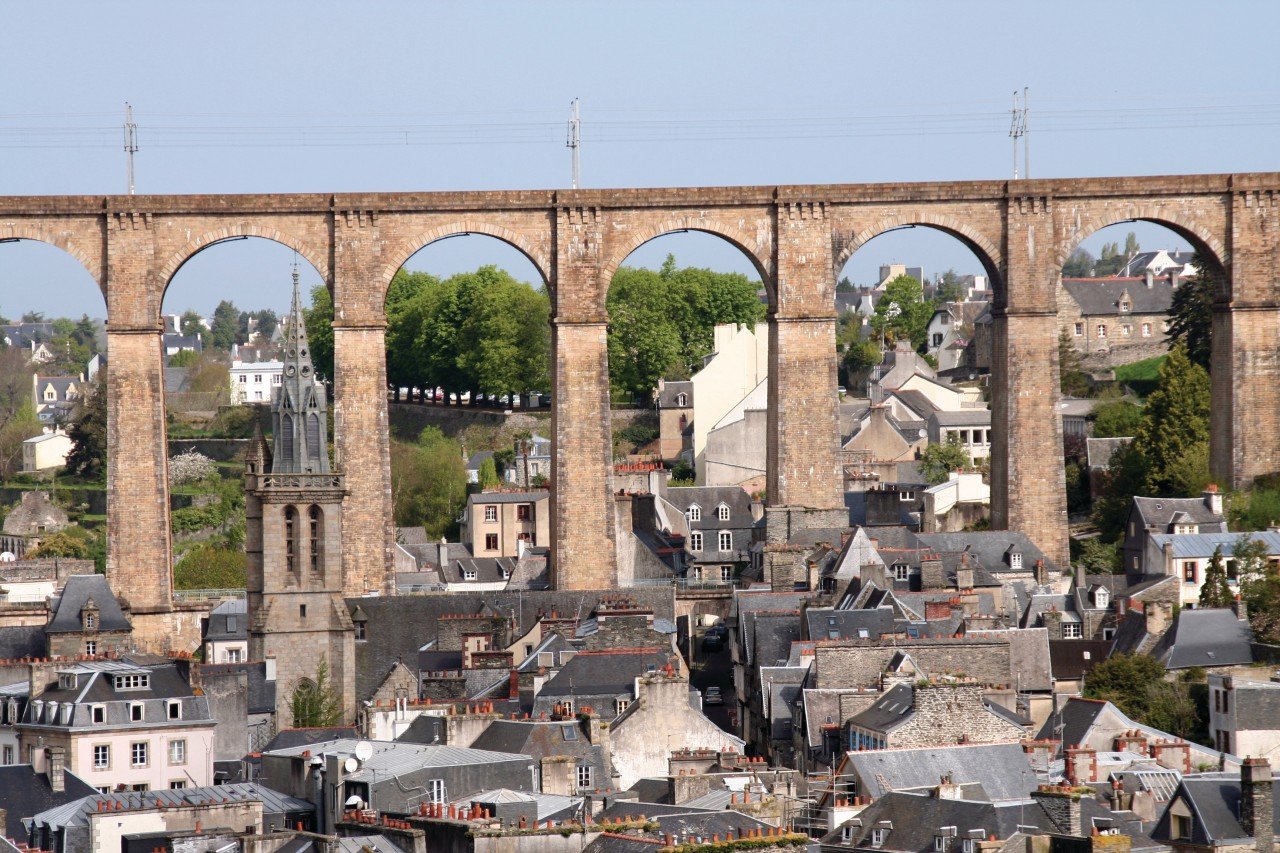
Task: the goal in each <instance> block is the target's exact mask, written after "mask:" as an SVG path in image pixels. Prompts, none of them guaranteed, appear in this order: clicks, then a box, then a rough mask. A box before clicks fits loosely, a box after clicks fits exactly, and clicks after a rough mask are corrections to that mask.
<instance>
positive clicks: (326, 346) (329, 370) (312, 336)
mask: <svg viewBox="0 0 1280 853" xmlns="http://www.w3.org/2000/svg"><path fill="white" fill-rule="evenodd" d="M302 313H303V320H304V322H306V324H307V339H308V341H310V343H311V363H312V364H313V365H314V366H315V369H316V373H318V374H319V375H320V376H322V377H324V378H327V379H333V298H332V297H331V296H330V295H329V288H327V287H325V286H324V285H323V284H317V285H316V286H315V287H313V288H311V307H310V308H309V309H305V310H304V311H303V312H302Z"/></svg>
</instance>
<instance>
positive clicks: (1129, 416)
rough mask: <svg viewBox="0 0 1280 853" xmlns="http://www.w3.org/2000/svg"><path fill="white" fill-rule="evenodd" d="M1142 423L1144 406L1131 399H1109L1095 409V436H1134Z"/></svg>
mask: <svg viewBox="0 0 1280 853" xmlns="http://www.w3.org/2000/svg"><path fill="white" fill-rule="evenodd" d="M1141 424H1142V407H1141V406H1138V405H1136V404H1134V403H1132V402H1130V401H1129V400H1108V401H1107V402H1105V403H1102V404H1100V405H1099V406H1097V407H1096V408H1095V409H1094V410H1093V437H1094V438H1123V437H1126V436H1133V435H1134V434H1136V433H1137V431H1138V427H1139V426H1140V425H1141Z"/></svg>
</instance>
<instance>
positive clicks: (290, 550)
mask: <svg viewBox="0 0 1280 853" xmlns="http://www.w3.org/2000/svg"><path fill="white" fill-rule="evenodd" d="M285 434H286V435H288V433H285ZM284 565H285V568H286V569H288V570H289V571H291V572H296V571H297V570H298V511H297V510H296V509H294V508H293V507H292V506H287V507H285V508H284Z"/></svg>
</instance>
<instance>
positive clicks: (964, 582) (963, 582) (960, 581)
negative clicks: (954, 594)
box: [956, 551, 973, 590]
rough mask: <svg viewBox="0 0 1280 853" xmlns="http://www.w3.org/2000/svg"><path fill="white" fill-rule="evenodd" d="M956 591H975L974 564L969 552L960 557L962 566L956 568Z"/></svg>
mask: <svg viewBox="0 0 1280 853" xmlns="http://www.w3.org/2000/svg"><path fill="white" fill-rule="evenodd" d="M956 589H958V590H959V589H973V564H972V563H970V562H969V553H968V552H967V551H966V552H965V553H963V554H961V555H960V565H959V566H957V567H956Z"/></svg>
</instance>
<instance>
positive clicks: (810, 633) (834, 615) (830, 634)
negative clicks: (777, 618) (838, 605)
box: [805, 607, 894, 640]
mask: <svg viewBox="0 0 1280 853" xmlns="http://www.w3.org/2000/svg"><path fill="white" fill-rule="evenodd" d="M893 629H894V620H893V611H891V610H889V609H887V608H885V609H875V610H831V609H827V608H817V607H811V608H809V609H807V610H806V611H805V631H806V633H805V637H806V639H810V640H843V639H858V638H869V639H875V638H877V637H879V636H880V635H881V634H888V633H892V632H893ZM863 632H865V633H863Z"/></svg>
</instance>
